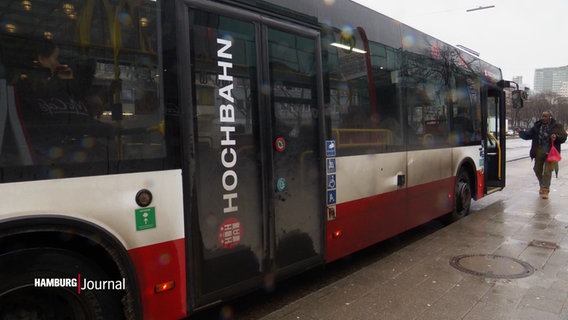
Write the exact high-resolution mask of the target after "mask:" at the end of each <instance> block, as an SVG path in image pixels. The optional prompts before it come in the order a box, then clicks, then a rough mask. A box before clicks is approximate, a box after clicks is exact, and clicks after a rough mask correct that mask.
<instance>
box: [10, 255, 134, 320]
mask: <svg viewBox="0 0 568 320" xmlns="http://www.w3.org/2000/svg"><path fill="white" fill-rule="evenodd" d="M79 274H81V278H82V279H90V280H120V279H111V278H110V277H109V276H108V275H107V274H105V273H104V272H103V271H102V269H101V268H99V267H97V266H96V265H95V264H94V263H93V262H91V261H89V260H88V259H85V258H84V257H82V256H80V255H79V254H77V253H75V252H72V251H67V250H62V249H56V248H35V249H26V250H21V251H17V252H11V253H8V254H4V255H2V256H0V279H1V280H0V319H124V315H123V311H122V304H121V297H122V296H124V294H125V291H124V290H84V291H82V292H80V294H79V292H78V289H77V287H51V288H45V287H36V286H35V282H34V281H35V279H77V277H78V275H79Z"/></svg>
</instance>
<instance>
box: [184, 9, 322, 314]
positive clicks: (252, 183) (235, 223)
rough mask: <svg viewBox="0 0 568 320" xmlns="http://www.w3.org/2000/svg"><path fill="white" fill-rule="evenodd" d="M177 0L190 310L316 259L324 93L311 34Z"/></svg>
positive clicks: (319, 231)
mask: <svg viewBox="0 0 568 320" xmlns="http://www.w3.org/2000/svg"><path fill="white" fill-rule="evenodd" d="M186 3H188V5H189V8H188V10H187V15H186V18H187V21H186V22H185V23H187V24H186V26H185V28H187V26H189V33H188V34H187V37H188V38H189V41H188V44H189V45H188V46H189V50H188V49H180V52H182V54H181V56H184V54H183V51H184V50H187V55H185V56H187V57H189V59H190V60H189V61H187V62H186V64H187V65H190V66H191V67H190V70H188V72H189V71H190V72H191V81H190V82H191V84H190V86H188V87H191V96H192V97H191V100H190V103H189V104H190V105H191V108H190V111H189V112H190V116H189V117H188V118H191V121H190V122H191V126H190V129H189V132H190V133H189V136H191V137H193V139H192V140H193V146H194V147H193V148H191V147H189V149H192V150H194V155H193V156H192V155H190V156H189V157H190V159H193V160H194V161H193V162H192V164H190V165H189V168H188V169H189V172H190V175H189V181H188V182H187V183H188V185H189V188H190V189H191V190H194V191H193V193H192V195H189V196H188V199H187V200H186V211H187V212H188V215H187V216H188V220H189V221H188V222H187V223H188V227H187V228H186V229H187V230H189V232H188V235H187V243H188V248H190V249H189V257H188V270H189V272H188V275H189V277H188V288H189V298H188V299H189V301H188V303H189V305H190V306H193V307H195V306H199V305H203V304H206V303H209V302H212V301H215V300H217V299H221V298H223V297H226V296H229V295H231V294H232V293H237V292H242V291H244V290H246V289H247V288H249V289H250V288H254V287H259V286H260V285H267V283H266V281H267V279H275V278H276V275H278V274H281V273H283V272H292V271H298V270H303V269H304V268H305V267H306V266H308V265H310V264H315V263H320V262H322V261H323V257H322V252H323V250H322V246H323V244H322V243H323V241H322V234H323V231H322V224H323V222H322V220H323V214H322V211H323V206H322V205H321V202H323V201H321V194H322V193H323V192H322V191H321V190H322V188H321V187H320V186H321V185H322V184H321V183H320V167H321V166H320V164H319V163H320V162H319V161H320V160H319V159H320V156H319V149H318V148H319V147H320V144H319V142H318V141H319V139H320V135H322V133H321V126H320V125H319V121H320V120H319V118H320V117H319V114H320V108H321V106H320V104H321V103H320V102H321V98H320V97H321V91H322V89H321V85H320V83H321V77H320V76H319V75H320V74H321V67H320V65H321V63H320V61H319V58H318V57H319V55H320V49H319V47H320V46H319V35H318V33H317V32H315V31H310V30H306V28H299V27H295V26H294V25H291V26H290V25H289V24H288V23H286V24H284V23H281V22H278V21H275V20H272V19H270V18H267V17H264V16H261V15H258V14H254V13H252V12H249V11H245V10H240V9H237V8H235V7H227V6H224V5H222V4H219V3H215V2H206V1H189V2H186ZM184 19H185V18H184ZM182 95H183V93H182ZM269 284H270V283H268V285H269Z"/></svg>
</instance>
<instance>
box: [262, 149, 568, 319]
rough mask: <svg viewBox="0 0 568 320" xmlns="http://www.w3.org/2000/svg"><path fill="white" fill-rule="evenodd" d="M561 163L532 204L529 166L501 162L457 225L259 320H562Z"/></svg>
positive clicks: (564, 169)
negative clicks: (496, 178) (503, 170)
mask: <svg viewBox="0 0 568 320" xmlns="http://www.w3.org/2000/svg"><path fill="white" fill-rule="evenodd" d="M565 164H566V161H561V162H560V166H561V168H560V175H559V177H558V179H557V178H554V174H553V182H552V187H551V198H550V200H542V199H540V198H539V197H538V184H537V183H536V178H535V177H534V174H533V172H532V163H531V162H530V159H522V160H517V161H514V162H512V163H508V164H507V187H506V188H505V189H504V190H503V191H501V192H498V193H495V194H492V195H489V196H487V197H485V198H484V199H482V200H480V201H478V202H475V203H474V206H473V207H472V212H471V214H470V215H469V216H467V217H466V218H464V219H461V220H460V221H458V222H456V223H453V224H451V225H449V226H447V227H445V228H443V229H441V230H439V231H437V232H435V233H433V234H430V235H429V236H426V237H425V238H423V239H421V240H419V241H417V242H414V243H412V244H410V245H408V246H407V247H404V248H403V249H401V250H399V251H397V252H395V253H394V254H392V255H390V256H388V257H385V258H384V259H381V260H379V261H377V262H375V263H374V264H371V265H369V266H368V267H366V268H364V269H361V270H359V271H357V272H356V273H353V274H350V275H348V276H347V277H345V278H343V279H341V280H339V281H337V282H335V283H333V284H332V285H330V286H328V287H325V288H323V289H321V290H319V291H317V292H314V293H312V294H309V295H307V296H305V297H303V298H302V299H300V300H297V301H295V302H293V303H291V304H289V305H287V306H285V307H283V308H281V309H280V310H277V311H275V312H273V313H272V314H269V315H268V316H266V317H264V318H263V319H264V320H272V319H301V320H303V319H326V320H333V319H342V320H344V319H381V320H391V319H401V320H409V319H424V320H432V319H466V320H478V319H479V320H489V319H495V320H505V319H511V320H522V319H534V320H548V319H550V320H568V237H567V234H568V186H567V185H568V164H567V166H564V165H565ZM451 261H452V263H453V264H454V266H452V265H451V264H450V262H451Z"/></svg>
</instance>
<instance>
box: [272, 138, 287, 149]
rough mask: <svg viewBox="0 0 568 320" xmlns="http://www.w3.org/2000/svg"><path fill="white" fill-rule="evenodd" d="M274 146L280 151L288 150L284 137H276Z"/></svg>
mask: <svg viewBox="0 0 568 320" xmlns="http://www.w3.org/2000/svg"><path fill="white" fill-rule="evenodd" d="M274 148H276V151H278V152H282V151H284V150H286V140H284V138H276V141H274Z"/></svg>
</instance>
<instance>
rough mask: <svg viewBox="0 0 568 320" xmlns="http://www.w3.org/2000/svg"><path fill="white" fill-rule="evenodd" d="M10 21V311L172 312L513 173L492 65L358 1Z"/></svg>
mask: <svg viewBox="0 0 568 320" xmlns="http://www.w3.org/2000/svg"><path fill="white" fill-rule="evenodd" d="M0 24H1V25H0V37H1V39H0V203H2V205H1V206H0V314H1V315H2V316H3V317H2V318H15V317H22V316H23V317H24V318H25V317H33V316H34V315H44V316H45V317H46V318H49V319H52V318H53V319H62V318H69V319H71V318H72V319H103V318H104V319H117V318H128V319H179V318H183V317H186V316H189V315H191V314H194V313H195V312H197V311H199V310H201V309H204V308H207V307H209V306H211V305H214V304H216V303H219V302H221V301H224V300H227V299H231V298H234V297H236V296H238V295H242V294H243V293H246V292H250V291H251V290H258V289H261V288H270V289H271V288H273V287H274V286H275V283H276V282H277V281H278V280H279V279H283V278H285V277H289V276H292V275H294V274H298V273H301V272H302V271H304V270H307V269H310V268H314V267H316V266H322V265H325V264H326V263H329V262H332V261H336V260H338V259H341V258H342V257H346V256H348V255H349V254H351V253H353V252H356V251H357V250H360V249H363V248H365V247H368V246H370V245H373V244H375V243H378V242H380V241H382V240H384V239H387V238H389V237H392V236H395V235H397V234H399V233H401V232H403V231H406V230H409V229H411V228H413V227H416V226H419V225H421V224H423V223H425V222H427V221H430V220H432V219H436V218H439V217H446V218H448V219H449V220H455V219H459V218H461V217H463V216H465V215H467V214H468V212H469V209H470V205H471V203H472V200H477V199H480V198H482V197H483V196H485V195H487V194H490V193H492V192H494V191H498V190H501V189H502V188H503V187H504V186H505V158H506V155H505V142H506V141H505V133H506V130H505V101H504V100H505V95H504V89H505V88H507V87H508V86H509V84H510V82H508V81H505V80H504V79H503V78H502V73H501V70H500V69H499V68H497V67H495V66H493V65H491V64H489V63H487V62H484V61H482V60H480V59H479V58H478V57H476V56H474V55H471V54H469V53H467V52H465V51H462V50H460V49H458V48H456V47H453V46H451V45H448V44H446V43H444V42H442V41H440V40H438V39H435V38H433V37H431V36H428V35H426V34H424V33H422V32H420V31H418V30H416V29H413V28H411V27H409V26H407V25H405V24H403V23H400V22H398V21H395V20H393V19H391V18H389V17H387V16H385V15H382V14H380V13H377V12H374V11H372V10H370V9H368V8H366V7H364V6H361V5H359V4H356V3H354V2H351V1H350V0H334V1H290V0H215V1H213V0H168V1H161V0H136V1H126V0H100V1H97V0H85V1H70V0H41V1H37V0H30V1H27V0H25V1H19V0H18V1H3V2H2V3H0ZM461 27H464V28H465V27H467V26H461ZM487 36H495V35H487Z"/></svg>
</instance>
